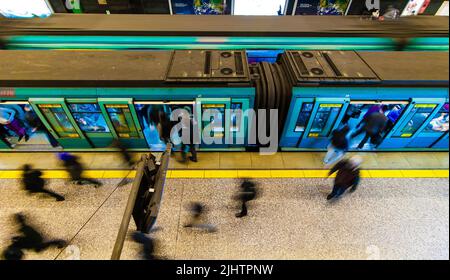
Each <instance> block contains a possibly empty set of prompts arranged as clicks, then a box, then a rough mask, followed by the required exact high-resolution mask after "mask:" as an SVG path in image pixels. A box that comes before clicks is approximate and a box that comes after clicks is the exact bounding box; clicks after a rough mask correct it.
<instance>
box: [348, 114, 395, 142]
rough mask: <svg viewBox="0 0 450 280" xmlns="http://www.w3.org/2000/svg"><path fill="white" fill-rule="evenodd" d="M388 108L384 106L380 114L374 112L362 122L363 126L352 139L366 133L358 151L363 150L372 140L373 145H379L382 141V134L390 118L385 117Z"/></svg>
mask: <svg viewBox="0 0 450 280" xmlns="http://www.w3.org/2000/svg"><path fill="white" fill-rule="evenodd" d="M386 109H387V106H382V107H381V108H380V109H379V111H378V112H373V113H371V114H369V115H367V114H366V115H367V117H365V119H364V120H363V122H362V125H361V127H360V128H359V129H357V130H356V131H355V132H354V133H352V135H351V136H350V137H351V138H355V137H356V136H358V135H360V134H361V133H365V136H364V138H363V139H362V140H361V142H360V143H359V145H358V149H362V148H363V147H364V145H365V144H366V142H367V141H368V140H369V139H370V142H371V144H374V145H377V144H379V142H380V141H381V133H382V132H383V131H384V130H385V128H386V126H387V123H388V118H387V117H386V116H385V111H386Z"/></svg>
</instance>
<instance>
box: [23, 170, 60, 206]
mask: <svg viewBox="0 0 450 280" xmlns="http://www.w3.org/2000/svg"><path fill="white" fill-rule="evenodd" d="M22 171H23V173H22V186H23V188H24V190H26V191H27V192H28V193H29V194H36V193H43V194H46V195H48V196H51V197H53V198H55V199H56V201H64V197H63V196H62V195H59V194H57V193H55V192H53V191H50V190H47V189H46V188H45V180H44V179H43V178H42V172H41V171H40V170H35V169H32V167H31V165H29V164H25V165H24V166H23V167H22Z"/></svg>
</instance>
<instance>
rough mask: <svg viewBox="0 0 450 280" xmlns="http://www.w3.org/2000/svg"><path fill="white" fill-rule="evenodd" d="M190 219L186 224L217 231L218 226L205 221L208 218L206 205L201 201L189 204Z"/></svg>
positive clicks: (190, 226) (186, 225) (191, 226)
mask: <svg viewBox="0 0 450 280" xmlns="http://www.w3.org/2000/svg"><path fill="white" fill-rule="evenodd" d="M189 211H190V221H189V222H188V223H187V224H185V225H184V227H188V228H199V229H206V230H207V231H209V232H214V231H216V228H215V227H214V226H213V225H211V224H208V223H206V222H205V220H206V207H205V206H204V205H203V204H201V203H199V202H192V203H191V205H190V206H189Z"/></svg>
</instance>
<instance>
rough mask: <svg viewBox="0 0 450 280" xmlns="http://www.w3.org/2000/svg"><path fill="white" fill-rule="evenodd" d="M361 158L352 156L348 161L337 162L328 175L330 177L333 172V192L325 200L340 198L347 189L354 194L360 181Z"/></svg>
mask: <svg viewBox="0 0 450 280" xmlns="http://www.w3.org/2000/svg"><path fill="white" fill-rule="evenodd" d="M361 163H362V158H361V157H359V156H354V157H352V158H350V159H344V160H341V161H340V162H338V163H337V164H336V165H335V166H334V167H333V168H332V169H331V170H330V172H329V173H328V176H331V175H332V174H334V173H335V172H337V174H336V178H335V179H334V186H333V191H332V192H331V193H330V194H329V195H328V196H327V200H330V199H333V198H337V197H339V196H341V195H342V194H343V193H344V192H345V191H346V190H347V189H348V188H351V192H354V191H355V190H356V188H357V187H358V184H359V181H360V166H361Z"/></svg>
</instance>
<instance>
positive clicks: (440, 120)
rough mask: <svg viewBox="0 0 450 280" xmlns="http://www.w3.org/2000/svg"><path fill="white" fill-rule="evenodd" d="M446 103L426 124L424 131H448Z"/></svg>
mask: <svg viewBox="0 0 450 280" xmlns="http://www.w3.org/2000/svg"><path fill="white" fill-rule="evenodd" d="M448 117H449V112H448V103H446V104H445V105H444V106H443V107H442V108H441V110H439V113H437V115H436V116H435V117H434V118H433V119H432V120H431V122H430V123H429V124H428V125H427V127H426V128H425V130H424V132H447V131H448V121H449V120H448Z"/></svg>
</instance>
